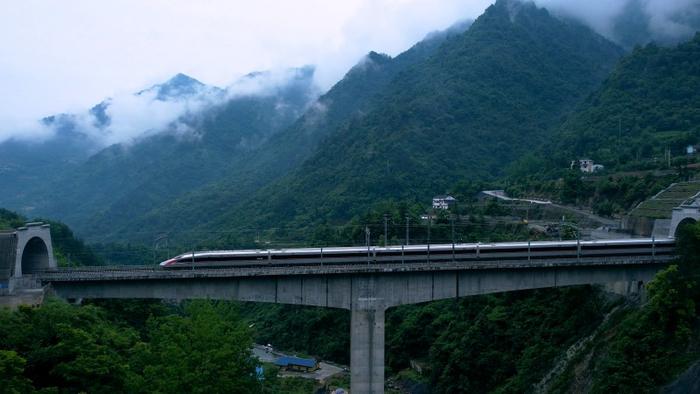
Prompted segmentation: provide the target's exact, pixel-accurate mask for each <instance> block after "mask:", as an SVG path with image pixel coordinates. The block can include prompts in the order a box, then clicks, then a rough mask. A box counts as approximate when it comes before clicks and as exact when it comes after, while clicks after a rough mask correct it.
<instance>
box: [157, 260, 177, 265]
mask: <svg viewBox="0 0 700 394" xmlns="http://www.w3.org/2000/svg"><path fill="white" fill-rule="evenodd" d="M176 261H177V259H169V260H165V261H163V262H162V263H160V264H159V265H160V266H161V267H168V266H170V265H172V264H175V262H176Z"/></svg>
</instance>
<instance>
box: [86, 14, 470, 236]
mask: <svg viewBox="0 0 700 394" xmlns="http://www.w3.org/2000/svg"><path fill="white" fill-rule="evenodd" d="M470 24H471V22H470V21H464V22H460V23H457V24H455V25H454V26H452V27H450V28H449V29H447V30H445V31H441V32H435V33H432V34H430V35H428V36H427V37H426V38H425V39H424V40H422V41H420V42H419V43H417V44H416V45H414V46H413V47H411V48H410V49H408V50H407V51H405V52H403V53H401V54H399V55H398V56H396V57H394V58H391V57H389V56H387V55H384V54H379V53H376V52H370V53H369V54H368V55H367V56H366V57H365V58H363V59H362V60H361V61H360V62H359V63H358V64H357V65H356V66H354V67H353V68H352V69H350V70H349V71H348V73H347V74H346V75H345V77H344V78H343V79H342V80H340V81H339V82H338V83H337V84H336V85H334V86H333V87H332V88H331V89H330V90H329V91H328V92H327V93H325V94H324V95H322V96H321V97H320V98H319V99H318V100H317V101H316V102H315V103H313V104H312V105H311V106H310V107H309V108H308V110H307V111H306V112H305V113H304V114H303V115H302V116H301V117H300V118H299V119H298V120H297V121H296V122H294V124H292V125H291V126H290V127H288V128H286V129H283V130H281V131H280V132H278V133H277V134H275V135H273V136H272V137H271V138H270V139H269V140H268V141H266V142H265V143H264V144H262V145H261V146H259V147H258V148H257V149H254V150H251V151H250V152H247V153H246V154H244V155H243V156H242V158H241V159H240V160H238V161H236V165H235V166H230V167H228V168H227V170H226V173H225V174H222V176H221V179H218V180H216V181H214V182H211V183H210V184H208V185H206V186H203V187H201V188H196V189H194V190H191V191H190V192H189V193H187V194H185V195H184V196H182V197H177V196H173V201H168V202H167V203H166V204H164V205H155V204H154V205H153V206H152V207H151V208H152V209H151V210H150V211H149V212H148V213H147V214H145V215H143V216H134V217H126V218H122V220H120V221H117V222H114V221H112V222H103V221H92V222H91V223H90V229H91V233H93V234H97V235H98V236H102V237H104V238H106V239H110V238H113V237H115V236H116V234H118V238H119V239H124V238H131V239H134V238H138V237H139V236H140V235H141V234H146V235H145V237H148V236H152V235H153V234H156V233H159V232H161V231H175V232H177V231H181V230H183V229H184V230H187V229H190V228H192V227H194V226H196V225H198V224H201V223H202V222H206V221H208V220H211V219H213V218H215V217H217V216H218V215H222V214H225V213H226V212H229V211H231V210H232V209H233V208H234V207H235V206H237V205H238V204H240V203H242V202H244V201H246V200H247V199H248V198H249V197H250V195H252V194H253V193H254V192H256V191H257V190H258V189H259V188H261V187H263V186H265V185H267V184H269V183H270V182H271V181H273V180H275V179H277V178H280V177H282V176H283V175H285V174H286V173H288V172H289V171H291V170H293V169H294V168H295V167H297V166H298V165H299V164H300V163H301V162H303V160H305V159H306V158H308V157H309V156H310V155H312V154H313V152H315V151H316V149H317V148H318V145H319V143H321V141H323V140H324V139H325V138H327V137H328V136H329V135H331V134H333V133H335V132H336V130H338V129H339V128H340V127H341V126H343V125H344V124H346V123H347V122H348V121H349V120H350V119H353V118H361V117H363V116H365V114H366V113H368V112H369V111H371V109H372V108H373V107H375V106H376V105H377V101H378V100H380V97H382V96H381V94H382V93H383V92H384V90H385V89H386V87H387V86H388V85H389V84H390V83H391V81H393V80H394V79H395V78H397V77H398V76H399V75H400V74H401V73H402V72H403V71H404V70H406V69H408V68H409V67H412V66H414V65H417V64H419V63H421V62H423V61H425V60H426V59H427V58H428V57H429V56H431V55H432V54H433V53H434V52H435V51H437V50H438V48H439V47H440V45H442V43H443V42H445V41H446V40H449V39H452V38H453V37H455V36H457V35H460V34H462V33H463V32H464V31H465V30H466V29H467V28H468V27H469V25H470ZM134 229H138V230H139V231H140V234H134V232H133V230H134Z"/></svg>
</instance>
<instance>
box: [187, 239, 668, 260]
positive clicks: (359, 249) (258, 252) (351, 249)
mask: <svg viewBox="0 0 700 394" xmlns="http://www.w3.org/2000/svg"><path fill="white" fill-rule="evenodd" d="M652 242H654V243H656V244H672V243H674V242H675V240H674V239H672V238H666V239H652V238H630V239H616V240H593V241H576V240H566V241H532V242H529V243H528V242H527V241H518V242H497V243H455V244H451V243H450V244H431V245H429V246H430V250H435V251H439V250H451V249H452V248H453V247H454V248H459V249H476V248H484V249H491V248H497V249H501V248H524V247H527V246H528V245H529V246H530V247H556V246H575V245H579V244H580V245H583V246H586V245H601V246H605V245H639V244H649V243H652ZM427 248H428V245H427V244H419V245H389V246H386V247H385V246H370V247H369V251H371V252H379V251H402V250H403V251H405V252H411V251H422V250H426V249H427ZM367 251H368V247H366V246H340V247H338V246H336V247H318V248H282V249H241V250H203V251H195V252H187V253H183V254H181V255H179V256H177V258H187V257H188V256H191V255H192V254H194V256H195V257H205V256H211V257H216V256H230V255H239V256H240V255H255V256H266V255H268V254H280V253H282V254H300V255H303V254H321V253H324V254H325V253H328V254H333V253H363V252H367Z"/></svg>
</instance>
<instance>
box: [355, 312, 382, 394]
mask: <svg viewBox="0 0 700 394" xmlns="http://www.w3.org/2000/svg"><path fill="white" fill-rule="evenodd" d="M384 314H385V309H384V308H383V307H380V308H375V309H353V310H352V312H351V318H350V371H351V375H350V389H351V391H352V392H353V393H361V394H365V393H372V394H375V393H383V392H384Z"/></svg>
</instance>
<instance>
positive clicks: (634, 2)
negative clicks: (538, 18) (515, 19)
mask: <svg viewBox="0 0 700 394" xmlns="http://www.w3.org/2000/svg"><path fill="white" fill-rule="evenodd" d="M534 2H535V4H537V5H538V6H540V7H545V8H547V9H548V10H550V11H552V12H554V13H558V14H562V15H565V16H568V17H573V18H575V19H578V20H580V21H582V22H584V23H585V24H587V25H588V26H590V27H591V28H592V29H594V30H596V31H597V32H598V33H600V34H601V35H603V36H605V37H607V38H609V39H611V40H613V41H616V42H618V43H620V44H622V45H625V46H632V45H636V44H646V43H647V42H648V41H656V42H658V43H661V44H664V43H675V42H677V41H679V40H683V39H686V38H688V37H690V36H692V34H693V33H694V32H695V31H696V30H697V29H698V28H700V2H698V1H697V0H625V1H610V0H587V1H585V2H580V1H569V0H534ZM625 20H627V22H631V23H633V24H634V25H635V28H636V29H641V31H637V32H635V34H637V36H636V38H637V40H642V42H633V41H630V37H629V36H625V35H624V32H622V31H621V30H620V29H621V24H624V23H625Z"/></svg>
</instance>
